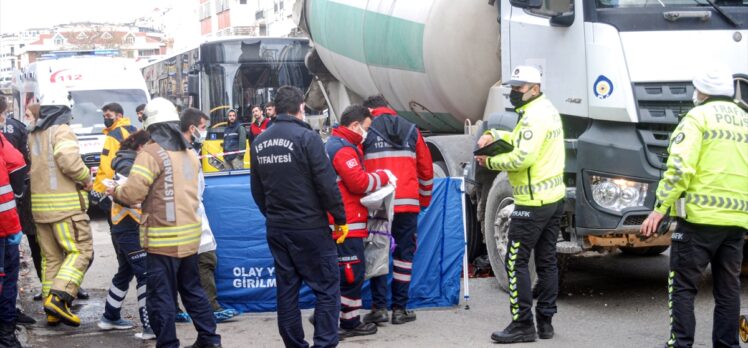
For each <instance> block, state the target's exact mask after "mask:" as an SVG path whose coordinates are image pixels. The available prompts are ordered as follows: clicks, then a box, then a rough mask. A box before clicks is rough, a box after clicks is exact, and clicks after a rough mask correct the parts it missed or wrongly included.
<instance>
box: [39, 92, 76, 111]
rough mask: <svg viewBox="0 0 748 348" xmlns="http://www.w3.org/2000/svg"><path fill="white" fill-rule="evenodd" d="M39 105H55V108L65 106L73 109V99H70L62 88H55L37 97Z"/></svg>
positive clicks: (68, 94)
mask: <svg viewBox="0 0 748 348" xmlns="http://www.w3.org/2000/svg"><path fill="white" fill-rule="evenodd" d="M39 105H41V106H47V105H50V106H51V105H56V106H67V107H68V108H70V109H72V108H73V98H71V97H70V93H68V91H66V90H64V89H62V88H55V89H52V90H50V91H47V92H46V93H44V94H42V95H41V96H39Z"/></svg>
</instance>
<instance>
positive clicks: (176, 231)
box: [113, 143, 202, 258]
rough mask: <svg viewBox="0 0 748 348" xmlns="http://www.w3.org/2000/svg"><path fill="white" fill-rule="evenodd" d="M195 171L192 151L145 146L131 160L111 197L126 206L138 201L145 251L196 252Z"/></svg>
mask: <svg viewBox="0 0 748 348" xmlns="http://www.w3.org/2000/svg"><path fill="white" fill-rule="evenodd" d="M199 169H200V168H199V161H198V159H197V155H196V154H195V151H193V150H192V149H186V150H184V151H167V150H164V149H163V148H162V147H161V146H160V145H159V144H157V143H149V144H147V145H146V146H145V147H144V148H143V151H141V152H140V153H139V154H138V156H137V157H136V158H135V163H134V164H133V166H132V169H131V170H130V176H128V178H127V181H126V182H125V183H124V184H123V185H121V186H118V187H117V189H116V190H115V192H114V195H113V196H114V199H115V200H118V201H120V202H122V203H124V204H127V205H130V206H132V205H134V204H138V203H141V202H142V206H143V208H142V210H143V216H142V218H141V221H140V238H141V242H140V243H141V245H142V246H143V249H145V250H146V251H147V252H149V253H152V254H160V255H165V256H171V257H179V258H183V257H187V256H191V255H194V254H196V253H197V250H198V246H199V245H200V235H201V233H202V221H201V219H200V216H198V214H197V211H198V204H199V200H198V192H197V190H198V175H199Z"/></svg>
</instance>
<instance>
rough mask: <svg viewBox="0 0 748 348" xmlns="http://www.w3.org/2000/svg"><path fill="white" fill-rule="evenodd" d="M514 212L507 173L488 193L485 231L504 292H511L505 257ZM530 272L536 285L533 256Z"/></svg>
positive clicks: (498, 179) (487, 247)
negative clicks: (511, 216)
mask: <svg viewBox="0 0 748 348" xmlns="http://www.w3.org/2000/svg"><path fill="white" fill-rule="evenodd" d="M513 210H514V198H513V197H512V186H511V185H510V184H509V180H508V179H507V176H506V173H501V174H499V175H498V176H496V179H494V181H493V185H492V186H491V190H490V191H489V193H488V198H487V200H486V212H485V214H486V215H485V219H483V231H485V235H486V249H488V250H487V251H488V260H489V261H490V262H491V268H492V269H493V274H494V276H495V277H496V280H497V281H498V283H499V288H501V290H503V291H508V290H509V279H508V278H507V274H506V269H505V266H504V257H505V256H506V252H507V243H508V242H509V234H508V232H509V222H510V221H511V218H510V215H511V213H512V211H513ZM529 271H530V279H531V281H532V283H533V284H535V279H536V278H537V274H536V272H535V259H534V258H533V257H532V256H530V263H529Z"/></svg>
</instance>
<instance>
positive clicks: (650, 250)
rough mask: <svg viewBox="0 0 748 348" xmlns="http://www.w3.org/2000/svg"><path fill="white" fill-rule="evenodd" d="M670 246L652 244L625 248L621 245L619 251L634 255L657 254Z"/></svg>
mask: <svg viewBox="0 0 748 348" xmlns="http://www.w3.org/2000/svg"><path fill="white" fill-rule="evenodd" d="M669 247H670V246H668V245H660V246H653V247H647V248H627V247H622V248H620V249H621V252H622V253H624V254H627V255H636V256H657V255H660V254H662V253H663V252H665V250H667V249H668V248H669Z"/></svg>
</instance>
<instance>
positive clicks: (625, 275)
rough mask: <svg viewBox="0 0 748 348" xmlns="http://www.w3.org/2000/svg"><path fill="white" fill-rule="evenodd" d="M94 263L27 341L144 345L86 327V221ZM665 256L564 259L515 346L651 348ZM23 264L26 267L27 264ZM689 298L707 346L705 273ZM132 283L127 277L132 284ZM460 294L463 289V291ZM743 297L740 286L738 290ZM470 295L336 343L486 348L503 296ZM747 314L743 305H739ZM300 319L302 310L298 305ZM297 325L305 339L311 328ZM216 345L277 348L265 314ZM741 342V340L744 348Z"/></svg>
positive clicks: (473, 288) (474, 291) (660, 336)
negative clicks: (539, 318)
mask: <svg viewBox="0 0 748 348" xmlns="http://www.w3.org/2000/svg"><path fill="white" fill-rule="evenodd" d="M92 226H93V228H94V248H95V250H96V259H95V262H94V263H93V265H92V267H91V269H90V271H89V273H88V274H87V275H86V279H85V281H84V286H85V287H86V288H87V289H89V291H90V292H91V295H92V296H91V299H90V300H87V301H78V302H77V305H76V310H77V311H78V313H79V315H80V316H81V318H82V321H83V325H82V326H81V327H80V328H77V329H73V328H68V327H63V326H61V327H57V328H48V327H46V326H45V325H43V324H42V323H40V324H36V325H34V326H31V327H29V328H28V329H27V330H25V331H24V334H23V336H25V337H26V338H27V343H28V344H29V345H31V346H32V347H55V348H57V347H59V348H62V347H106V348H120V347H122V348H124V347H153V346H155V344H154V343H153V341H151V342H150V343H143V342H141V341H139V340H137V339H135V338H134V337H133V334H134V333H135V332H137V331H135V330H124V331H119V332H101V331H99V330H98V328H97V327H96V325H95V323H96V320H97V319H98V317H99V316H100V315H101V313H102V312H103V303H104V298H105V296H106V289H107V288H108V286H109V283H110V280H111V275H112V274H113V273H114V270H115V269H116V259H115V258H114V255H113V252H112V247H111V242H110V239H109V235H108V232H107V228H106V227H107V226H106V222H105V221H101V220H98V221H95V222H93V223H92ZM667 263H668V257H667V253H665V254H663V255H660V256H655V257H632V256H627V255H622V254H620V253H613V254H608V255H600V254H589V255H586V256H584V257H577V258H574V259H572V261H571V263H570V266H569V270H568V272H567V273H566V277H565V282H564V285H563V287H562V289H561V294H560V298H559V301H558V306H559V313H558V314H557V315H556V317H554V326H555V327H556V337H555V338H554V339H553V340H550V341H539V342H536V343H532V344H522V345H520V346H523V347H525V346H526V347H531V346H534V347H660V346H662V344H663V343H664V341H665V340H666V338H667V335H668V313H667V290H666V279H667ZM28 265H31V263H30V260H28ZM22 278H23V279H24V286H23V292H22V303H21V305H22V307H23V308H24V309H25V310H26V312H27V313H29V314H31V315H32V316H34V317H35V318H37V319H42V318H43V313H42V311H41V304H40V303H39V302H33V301H32V300H31V296H32V292H33V291H35V290H36V289H38V288H39V284H38V281H37V280H36V279H35V278H36V276H35V275H34V274H33V272H29V273H27V274H26V275H25V276H23V277H22ZM706 280H707V282H705V283H703V285H702V286H701V288H700V293H699V296H698V298H697V301H696V317H697V322H698V324H697V337H696V344H695V347H710V346H711V338H710V337H711V327H712V319H711V313H712V310H713V300H712V297H711V296H712V295H711V286H710V285H709V282H710V280H711V277H710V275H709V274H707V275H706ZM132 287H134V283H133V284H132ZM463 291H464V289H463ZM742 294H743V296H742V299H743V301H744V302H746V301H748V289H747V288H746V286H745V285H744V286H743V292H742ZM470 295H471V298H470V300H469V301H468V302H467V303H468V304H469V306H470V309H469V310H466V309H465V301H464V300H463V301H461V303H460V305H459V306H457V307H453V308H447V309H438V310H419V311H418V312H417V313H418V320H417V321H416V322H414V323H409V324H406V325H400V326H394V325H384V326H381V327H380V328H379V333H378V334H376V335H373V336H367V337H360V338H354V339H348V340H345V341H343V342H341V345H340V346H341V347H388V348H390V347H495V345H493V344H492V343H491V340H490V334H491V332H492V331H495V330H499V329H501V328H503V327H504V326H505V325H506V324H507V323H508V321H509V318H510V315H509V310H508V296H507V295H506V294H505V293H503V292H501V291H500V290H499V289H498V286H497V285H496V284H495V281H494V280H493V279H492V278H484V279H471V280H470ZM136 302H137V301H136V300H135V298H134V295H133V294H132V292H130V293H129V294H128V298H127V299H126V301H125V308H124V312H123V313H124V316H125V317H126V318H128V319H132V320H134V321H135V322H137V319H136V318H135V316H136V313H137V309H136ZM742 312H743V313H745V314H748V304H746V305H744V310H743V311H742ZM302 315H303V316H304V319H306V317H308V316H309V315H310V311H303V312H302ZM303 322H304V330H305V332H306V336H307V340H311V337H312V327H311V325H310V324H309V323H308V322H307V321H306V320H303ZM218 331H219V334H221V335H222V336H223V345H224V347H282V342H281V340H280V337H279V336H278V334H277V328H276V321H275V314H274V313H259V314H245V315H241V316H240V317H237V318H235V319H234V320H232V321H231V322H227V323H223V324H220V325H219V329H218ZM178 332H179V337H180V339H181V341H182V345H188V344H191V343H192V342H194V339H195V336H196V335H195V331H194V329H193V328H192V325H191V324H178ZM746 347H748V345H746Z"/></svg>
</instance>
